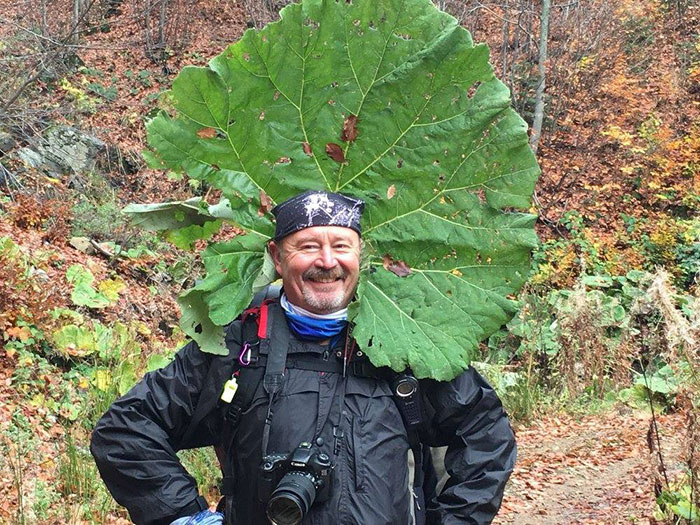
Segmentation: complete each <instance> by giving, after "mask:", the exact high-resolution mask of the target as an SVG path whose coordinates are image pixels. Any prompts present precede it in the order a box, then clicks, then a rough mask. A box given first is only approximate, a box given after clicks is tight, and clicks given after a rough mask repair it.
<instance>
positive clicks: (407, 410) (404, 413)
mask: <svg viewBox="0 0 700 525" xmlns="http://www.w3.org/2000/svg"><path fill="white" fill-rule="evenodd" d="M392 387H393V390H394V400H395V401H396V405H397V406H398V407H399V411H400V412H401V417H403V420H404V424H405V425H406V426H407V427H416V426H418V425H420V424H422V423H423V408H422V406H421V397H420V390H419V388H420V387H419V383H418V380H417V379H416V378H415V377H413V376H412V375H409V374H401V375H399V376H397V377H396V379H395V380H394V384H393V385H392Z"/></svg>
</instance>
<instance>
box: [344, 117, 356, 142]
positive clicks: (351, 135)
mask: <svg viewBox="0 0 700 525" xmlns="http://www.w3.org/2000/svg"><path fill="white" fill-rule="evenodd" d="M340 138H341V139H343V140H344V141H345V142H353V141H354V140H355V139H356V138H357V117H356V116H355V115H350V116H349V117H348V118H346V119H345V122H343V134H342V136H341V137H340Z"/></svg>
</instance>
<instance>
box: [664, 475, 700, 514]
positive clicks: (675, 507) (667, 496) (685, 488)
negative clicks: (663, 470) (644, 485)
mask: <svg viewBox="0 0 700 525" xmlns="http://www.w3.org/2000/svg"><path fill="white" fill-rule="evenodd" d="M690 483H691V481H690V473H685V476H684V479H683V480H682V481H681V482H677V483H674V484H673V485H672V486H671V487H669V488H666V489H664V490H663V492H661V494H660V495H659V496H658V497H657V498H656V505H657V507H656V510H655V511H654V518H655V519H657V520H659V521H662V522H667V521H668V522H673V523H681V521H680V520H684V521H683V523H687V524H688V525H700V509H699V508H698V507H697V506H696V505H693V503H692V501H691V498H692V496H693V494H692V489H691V486H690ZM696 497H697V496H696Z"/></svg>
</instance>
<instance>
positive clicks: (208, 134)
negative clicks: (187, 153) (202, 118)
mask: <svg viewBox="0 0 700 525" xmlns="http://www.w3.org/2000/svg"><path fill="white" fill-rule="evenodd" d="M197 136H198V137H199V138H200V139H213V138H214V137H216V130H215V129H214V128H202V129H200V130H199V131H198V132H197Z"/></svg>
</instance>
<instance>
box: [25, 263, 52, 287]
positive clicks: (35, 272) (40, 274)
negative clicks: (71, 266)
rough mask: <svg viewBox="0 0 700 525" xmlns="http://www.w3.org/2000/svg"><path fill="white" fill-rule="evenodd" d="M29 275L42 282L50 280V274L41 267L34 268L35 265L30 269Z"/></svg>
mask: <svg viewBox="0 0 700 525" xmlns="http://www.w3.org/2000/svg"><path fill="white" fill-rule="evenodd" d="M29 275H30V276H33V277H34V278H35V279H36V280H37V281H39V282H42V283H47V282H49V274H48V273H46V272H45V271H44V270H42V269H41V268H34V267H33V266H32V267H31V269H30V270H29Z"/></svg>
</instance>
